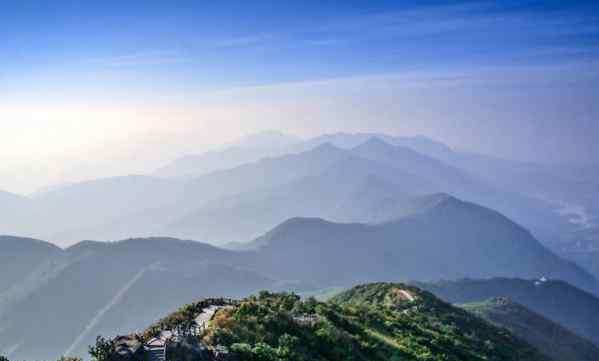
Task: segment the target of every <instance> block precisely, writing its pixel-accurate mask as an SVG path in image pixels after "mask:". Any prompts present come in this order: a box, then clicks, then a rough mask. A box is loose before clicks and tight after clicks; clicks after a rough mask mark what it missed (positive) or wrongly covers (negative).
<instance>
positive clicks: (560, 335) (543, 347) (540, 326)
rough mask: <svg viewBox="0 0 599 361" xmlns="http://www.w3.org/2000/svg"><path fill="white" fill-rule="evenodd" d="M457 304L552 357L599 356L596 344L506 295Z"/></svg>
mask: <svg viewBox="0 0 599 361" xmlns="http://www.w3.org/2000/svg"><path fill="white" fill-rule="evenodd" d="M461 307H463V308H464V309H466V310H467V311H469V312H471V313H474V314H475V315H477V316H479V317H482V318H484V319H486V320H487V321H489V322H491V323H493V324H495V325H497V326H501V327H505V328H507V329H508V330H510V331H511V332H512V333H513V334H514V335H516V336H518V337H521V338H522V339H523V340H526V341H527V342H529V343H530V344H531V345H533V346H535V347H536V348H537V349H539V350H540V351H541V352H544V353H545V354H546V355H548V356H550V357H552V359H554V360H556V361H595V360H599V348H598V347H597V346H595V345H593V343H591V342H590V341H588V340H586V339H584V338H582V337H579V336H578V335H576V334H574V333H573V332H571V331H570V330H568V329H566V328H564V327H562V326H560V325H558V324H557V323H555V322H553V321H550V320H548V319H546V318H545V317H543V316H541V315H539V314H537V313H535V312H533V311H530V310H529V309H527V308H525V307H524V306H521V305H519V304H517V303H514V302H512V301H511V300H509V299H506V298H494V299H490V300H487V301H483V302H477V303H469V304H465V305H462V306H461Z"/></svg>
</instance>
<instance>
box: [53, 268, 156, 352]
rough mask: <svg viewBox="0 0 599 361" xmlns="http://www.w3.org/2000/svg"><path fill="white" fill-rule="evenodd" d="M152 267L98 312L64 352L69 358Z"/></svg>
mask: <svg viewBox="0 0 599 361" xmlns="http://www.w3.org/2000/svg"><path fill="white" fill-rule="evenodd" d="M151 267H152V266H147V267H144V268H142V269H141V270H140V271H139V272H137V273H136V274H135V276H133V278H131V279H130V280H129V281H128V282H127V283H125V284H124V285H123V287H121V288H120V289H119V290H118V291H117V293H116V294H115V295H114V297H112V299H111V300H110V301H109V302H108V303H107V304H106V305H105V306H104V307H102V308H101V309H100V310H98V312H96V314H95V316H94V317H93V318H92V319H91V320H90V321H89V323H88V324H87V326H85V328H84V329H83V331H81V333H80V334H79V336H77V338H76V339H75V341H73V344H71V346H69V348H67V350H66V351H65V352H64V355H65V356H69V355H70V354H71V353H72V352H73V351H74V350H75V349H77V348H78V347H79V345H80V344H81V342H83V340H84V339H85V338H86V337H87V335H88V334H89V333H90V332H91V331H92V330H93V329H94V327H96V326H97V324H98V323H99V322H100V320H102V317H104V315H105V314H106V313H107V312H108V311H110V309H111V308H112V307H114V306H115V305H117V304H118V303H119V302H121V300H122V299H123V297H124V296H125V294H126V293H127V291H129V289H131V287H133V285H134V284H135V283H136V282H137V281H139V279H140V278H141V277H142V276H143V275H144V273H146V271H147V270H148V269H149V268H151Z"/></svg>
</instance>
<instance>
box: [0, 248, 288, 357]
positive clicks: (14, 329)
mask: <svg viewBox="0 0 599 361" xmlns="http://www.w3.org/2000/svg"><path fill="white" fill-rule="evenodd" d="M0 255H4V253H0ZM241 255H242V254H241V253H233V252H229V251H225V250H221V249H218V248H215V247H212V246H209V245H206V244H202V243H199V242H192V241H182V240H176V239H168V238H150V239H130V240H124V241H120V242H114V243H98V242H84V243H82V244H78V245H76V246H73V247H71V248H68V249H66V250H65V251H62V259H63V263H62V264H61V269H60V272H57V273H56V274H54V275H53V276H52V277H51V279H48V280H47V281H45V282H40V283H39V284H38V285H37V287H35V288H34V289H32V290H31V291H30V292H28V294H27V295H26V297H21V298H20V299H19V302H16V303H13V304H12V305H11V306H10V307H7V308H5V309H4V311H5V312H3V313H2V315H0V324H2V327H1V328H0V352H2V351H6V350H9V351H11V353H10V354H9V355H7V356H9V357H10V358H11V359H23V360H25V359H27V360H52V359H57V358H58V357H60V355H64V354H67V353H75V354H83V353H84V352H85V350H86V349H87V345H89V344H90V343H91V342H92V341H93V340H94V338H95V337H96V335H98V334H100V333H103V334H107V335H111V334H114V333H116V332H119V333H126V332H131V331H133V330H136V329H139V328H140V327H143V326H144V325H146V324H147V323H148V321H150V320H156V319H158V318H159V317H160V316H162V315H164V314H165V313H166V312H168V311H169V310H171V309H173V308H175V307H177V305H178V304H179V303H181V302H191V301H192V300H194V299H198V298H200V297H208V296H213V295H224V296H230V297H242V296H245V295H247V294H249V293H251V292H255V291H257V290H259V289H262V288H271V289H272V288H275V289H276V288H277V287H278V286H279V283H278V282H275V281H274V280H273V279H271V278H269V277H265V276H263V275H260V274H257V273H256V272H253V271H251V270H248V269H244V268H242V267H241V266H238V264H241V263H242V262H240V261H239V260H238V259H237V257H239V256H241ZM2 269H4V265H3V266H2ZM1 275H2V276H4V274H3V273H1ZM282 286H283V285H281V287H282ZM131 310H135V312H132V311H131ZM34 324H35V325H36V327H29V326H24V325H34ZM48 330H52V332H48Z"/></svg>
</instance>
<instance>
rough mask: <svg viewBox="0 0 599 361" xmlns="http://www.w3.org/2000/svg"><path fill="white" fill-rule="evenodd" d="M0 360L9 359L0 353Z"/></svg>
mask: <svg viewBox="0 0 599 361" xmlns="http://www.w3.org/2000/svg"><path fill="white" fill-rule="evenodd" d="M0 361H9V360H8V359H7V358H6V357H4V356H2V355H0Z"/></svg>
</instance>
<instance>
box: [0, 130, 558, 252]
mask: <svg viewBox="0 0 599 361" xmlns="http://www.w3.org/2000/svg"><path fill="white" fill-rule="evenodd" d="M280 137H281V138H285V137H284V136H280ZM267 138H268V136H267ZM275 138H277V137H276V136H275ZM261 142H263V143H264V145H262V146H261V145H260V144H262V143H261ZM244 144H246V145H245V146H246V147H248V148H251V149H262V150H263V151H264V149H272V147H278V148H279V149H281V148H284V149H286V150H284V151H277V152H274V153H272V155H271V156H268V157H264V156H265V153H263V154H261V155H260V156H259V157H257V158H256V159H250V158H251V157H249V158H247V159H245V160H244V162H245V163H243V164H239V165H237V164H235V166H233V165H232V164H230V163H228V162H226V161H223V162H222V164H221V167H219V168H215V167H212V168H211V167H209V166H207V165H203V161H201V160H197V159H196V160H197V161H198V163H197V167H198V168H202V167H204V168H206V171H205V172H204V171H202V172H201V173H202V175H199V176H190V177H180V178H172V177H171V178H158V177H156V176H139V175H137V176H123V177H113V178H106V179H97V180H91V181H87V182H81V183H75V184H68V185H65V186H60V187H54V188H52V189H49V190H46V191H44V192H38V193H36V194H34V195H33V196H32V197H30V198H29V199H24V200H25V201H26V202H24V203H23V204H25V205H24V206H23V207H24V208H25V211H22V212H12V213H11V212H6V211H5V212H4V213H11V214H10V216H11V218H10V222H7V223H6V225H0V226H4V227H3V228H0V230H1V231H3V232H4V233H7V234H19V235H26V236H30V237H35V238H42V239H48V240H51V241H53V242H55V243H61V244H73V243H76V242H77V241H78V240H81V239H97V240H116V239H123V238H127V237H133V236H152V235H156V234H163V235H169V236H176V237H184V238H193V239H198V240H202V241H206V242H211V243H215V244H224V243H228V242H232V241H236V242H239V241H246V240H247V239H250V238H253V237H256V236H258V235H260V234H262V233H264V232H266V231H267V230H268V229H270V228H272V227H274V226H275V225H277V224H279V223H281V222H283V221H284V220H285V219H287V218H291V217H297V216H307V217H320V218H326V219H329V220H333V221H339V222H362V223H370V222H384V221H388V220H390V219H393V218H397V217H398V215H401V214H404V213H405V212H404V211H403V210H402V205H401V202H400V200H401V199H400V198H403V199H405V198H408V197H411V196H419V195H423V194H427V193H435V192H445V193H450V194H452V195H454V196H457V197H458V198H462V199H465V200H468V201H473V202H476V203H479V204H482V205H484V206H487V207H490V208H493V209H497V210H499V211H501V212H502V213H504V214H506V215H507V216H509V217H510V218H512V219H514V220H516V221H517V222H518V223H520V224H523V225H525V226H526V227H527V228H529V229H531V230H532V231H533V233H534V234H542V235H544V234H549V233H552V234H553V233H560V232H566V230H567V229H569V228H568V227H569V225H568V221H567V219H566V218H564V217H562V216H560V215H559V214H557V213H555V212H553V211H552V210H551V209H550V207H548V206H547V204H545V203H543V202H542V201H539V200H536V199H533V198H531V197H527V196H525V195H522V194H519V193H518V192H517V191H513V190H509V191H508V190H505V189H502V188H501V187H498V186H496V185H495V184H494V183H493V182H492V181H490V180H489V179H484V178H483V177H480V176H477V175H474V174H472V173H470V172H469V171H467V170H464V169H463V168H460V167H456V166H455V165H452V164H450V163H447V162H445V161H444V160H440V159H438V158H434V157H431V156H430V155H429V154H425V153H423V152H421V151H417V150H415V148H418V149H421V150H422V151H427V152H428V153H440V154H441V153H442V154H447V153H448V152H449V153H450V152H451V150H450V149H449V148H447V147H445V146H443V145H442V144H439V143H435V142H433V141H430V140H427V139H426V138H422V137H415V138H400V137H390V136H385V135H376V134H353V135H352V134H334V135H327V136H321V137H317V138H314V139H312V140H308V141H303V142H297V141H296V140H288V141H285V140H280V141H271V142H268V141H264V140H261V137H257V139H254V140H249V141H247V142H245V143H244ZM339 146H342V147H344V148H341V147H339ZM228 149H229V148H228ZM244 149H245V148H244ZM229 150H230V149H229ZM223 151H227V150H223ZM244 153H247V154H249V153H251V152H244ZM219 154H220V153H219ZM215 157H216V158H218V156H215ZM215 162H216V163H219V161H218V160H216V161H215ZM192 163H193V162H192ZM227 167H229V168H227ZM225 168H226V169H225ZM335 185H337V187H339V188H340V189H337V187H335ZM296 189H297V190H298V192H295V190H296ZM314 204H318V205H319V206H318V207H314V206H312V205H314ZM13 208H15V207H13ZM13 208H11V209H13ZM15 209H16V208H15ZM393 212H395V213H396V214H393ZM229 215H230V216H229ZM238 223H239V224H238ZM232 225H233V227H231V226H232ZM237 225H238V226H239V227H237ZM542 239H544V238H542Z"/></svg>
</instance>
